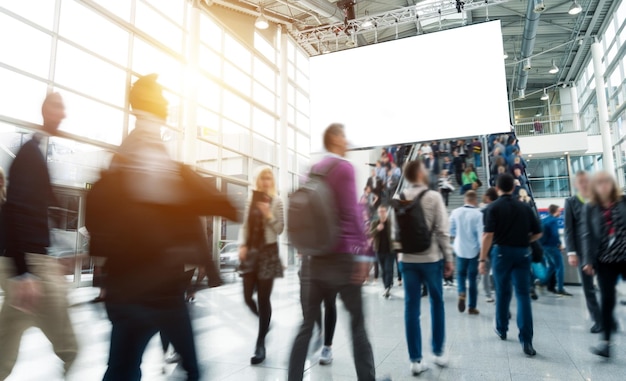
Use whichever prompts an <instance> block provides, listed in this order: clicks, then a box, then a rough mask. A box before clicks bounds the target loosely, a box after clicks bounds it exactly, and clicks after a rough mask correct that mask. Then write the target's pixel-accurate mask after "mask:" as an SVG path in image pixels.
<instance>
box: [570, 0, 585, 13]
mask: <svg viewBox="0 0 626 381" xmlns="http://www.w3.org/2000/svg"><path fill="white" fill-rule="evenodd" d="M582 11H583V7H581V6H580V4H578V1H577V0H573V1H572V5H571V6H570V7H569V11H567V13H569V14H570V15H572V16H574V15H577V14H579V13H580V12H582Z"/></svg>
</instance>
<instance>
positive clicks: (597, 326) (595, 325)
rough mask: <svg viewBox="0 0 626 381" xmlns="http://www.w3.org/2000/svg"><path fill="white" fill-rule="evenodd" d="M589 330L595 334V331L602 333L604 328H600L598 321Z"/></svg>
mask: <svg viewBox="0 0 626 381" xmlns="http://www.w3.org/2000/svg"><path fill="white" fill-rule="evenodd" d="M589 332H591V333H593V334H596V333H602V332H604V328H602V324H599V323H595V324H594V325H593V326H592V327H591V329H590V330H589Z"/></svg>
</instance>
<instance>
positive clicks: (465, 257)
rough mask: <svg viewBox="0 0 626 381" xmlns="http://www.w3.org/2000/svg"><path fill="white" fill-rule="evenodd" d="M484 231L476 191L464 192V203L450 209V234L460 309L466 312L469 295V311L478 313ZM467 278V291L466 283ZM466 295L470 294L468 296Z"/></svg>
mask: <svg viewBox="0 0 626 381" xmlns="http://www.w3.org/2000/svg"><path fill="white" fill-rule="evenodd" d="M482 233H483V214H482V212H481V211H480V209H478V195H477V194H476V192H475V191H468V192H466V193H465V205H463V206H462V207H460V208H457V209H455V210H454V211H452V214H451V215H450V236H451V237H452V238H453V239H454V244H453V246H452V247H453V248H454V252H455V253H456V270H457V272H456V274H457V280H458V293H459V302H458V308H459V312H461V313H463V312H465V307H466V302H467V301H468V299H469V309H468V311H467V312H468V313H469V314H470V315H478V314H480V311H478V309H477V308H476V304H477V298H478V284H477V283H478V256H479V254H480V241H481V238H482ZM467 282H469V293H468V292H467V288H466V283H467ZM468 296H469V298H468Z"/></svg>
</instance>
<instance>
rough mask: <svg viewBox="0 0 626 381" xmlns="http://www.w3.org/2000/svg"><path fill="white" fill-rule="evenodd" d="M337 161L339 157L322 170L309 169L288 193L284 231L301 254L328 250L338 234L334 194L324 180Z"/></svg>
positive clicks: (323, 253) (322, 253)
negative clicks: (290, 192) (305, 178)
mask: <svg viewBox="0 0 626 381" xmlns="http://www.w3.org/2000/svg"><path fill="white" fill-rule="evenodd" d="M337 164H339V159H338V160H336V161H334V162H332V163H331V164H329V165H328V167H327V168H326V169H325V170H322V169H319V170H318V171H313V170H312V171H311V173H309V178H308V179H307V181H306V183H305V184H304V185H303V186H302V187H301V188H300V189H298V190H296V191H295V192H293V193H292V194H291V195H290V196H289V211H288V220H287V233H288V234H289V241H290V242H291V244H292V245H293V246H294V247H295V248H296V249H297V250H298V251H299V252H300V253H301V254H303V255H314V256H318V255H326V254H330V253H331V250H332V249H333V248H334V247H335V244H336V243H337V239H338V238H339V229H340V226H339V217H338V216H337V207H336V203H335V196H334V194H333V190H332V189H331V187H330V186H329V185H328V182H327V181H326V176H328V174H329V173H330V172H331V171H332V170H333V169H334V168H335V167H336V166H337Z"/></svg>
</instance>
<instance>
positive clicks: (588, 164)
mask: <svg viewBox="0 0 626 381" xmlns="http://www.w3.org/2000/svg"><path fill="white" fill-rule="evenodd" d="M599 157H600V155H585V156H571V157H570V163H571V165H572V173H576V172H578V171H587V172H593V171H594V170H595V162H596V161H597V160H598V159H599Z"/></svg>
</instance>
